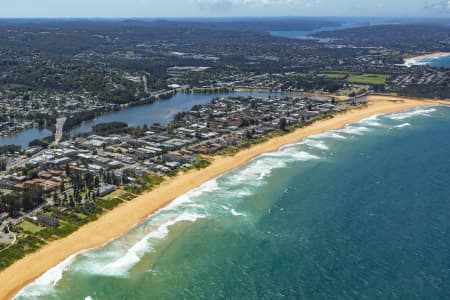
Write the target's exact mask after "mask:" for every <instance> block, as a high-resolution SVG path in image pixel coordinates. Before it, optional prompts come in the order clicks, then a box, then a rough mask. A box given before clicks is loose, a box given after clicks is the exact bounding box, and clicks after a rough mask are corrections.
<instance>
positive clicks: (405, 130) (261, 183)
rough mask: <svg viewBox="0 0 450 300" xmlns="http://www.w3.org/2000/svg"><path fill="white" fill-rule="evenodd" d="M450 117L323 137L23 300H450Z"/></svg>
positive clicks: (379, 123) (201, 191)
mask: <svg viewBox="0 0 450 300" xmlns="http://www.w3.org/2000/svg"><path fill="white" fill-rule="evenodd" d="M449 151H450V108H442V107H428V108H420V109H416V110H413V111H408V112H402V113H397V114H391V115H381V116H374V117H371V118H369V119H365V120H363V121H361V122H358V123H356V124H352V125H349V126H347V127H346V128H344V129H342V130H334V131H328V132H325V133H323V134H320V135H316V136H311V137H309V138H308V139H306V140H305V141H304V142H302V143H297V144H291V145H287V146H285V147H283V148H281V149H280V150H279V151H277V152H275V153H268V154H264V155H262V156H260V157H258V158H256V159H254V160H253V161H251V162H249V163H248V164H246V165H244V166H242V167H241V168H239V169H236V170H234V171H232V172H230V173H227V174H225V175H222V176H220V177H219V178H216V179H215V180H212V181H209V182H207V183H205V184H204V185H203V186H201V187H199V188H198V189H196V190H193V191H191V192H189V193H188V194H186V195H184V196H181V197H179V198H178V199H177V200H175V201H174V202H173V203H172V204H170V205H169V206H168V207H166V208H164V209H162V210H160V211H159V212H158V213H156V214H154V215H153V216H151V217H150V218H149V219H148V220H146V221H145V222H144V223H143V224H141V225H138V226H136V227H135V228H134V229H133V230H132V231H131V232H130V233H129V234H127V235H126V236H124V237H122V238H120V239H118V240H116V241H115V242H113V243H111V244H109V245H107V246H105V247H103V248H100V249H97V250H91V251H86V252H84V253H82V254H80V255H79V256H77V257H70V258H68V259H67V260H66V261H65V262H63V263H61V264H60V265H59V266H57V267H55V268H53V269H51V270H49V271H48V272H47V273H45V274H44V275H43V276H42V277H40V278H39V279H37V280H36V281H35V282H34V283H32V284H30V285H29V286H27V287H26V288H25V289H23V290H22V291H21V292H20V294H19V295H18V296H17V297H16V298H17V299H285V298H290V299H331V298H332V299H392V298H397V299H398V298H400V299H447V298H449V297H450V291H449V290H448V275H449V269H450V264H449V262H450V252H449V251H448V249H449V247H450V215H449V211H450V200H449V199H450V186H449V182H450V181H449V179H450V159H449V158H448V153H449Z"/></svg>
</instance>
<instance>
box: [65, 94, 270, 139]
mask: <svg viewBox="0 0 450 300" xmlns="http://www.w3.org/2000/svg"><path fill="white" fill-rule="evenodd" d="M269 95H271V93H259V92H231V93H212V94H186V93H178V94H176V95H175V96H173V97H171V98H169V99H166V100H159V101H155V102H154V103H152V104H145V105H139V106H134V107H129V108H126V109H122V110H119V111H115V112H111V113H107V114H104V115H102V116H100V117H98V118H96V119H95V120H92V121H88V122H86V123H84V124H82V125H81V126H80V127H77V128H74V129H73V130H72V131H71V132H70V134H71V135H72V136H76V135H78V134H80V133H86V132H89V131H91V130H92V127H93V126H94V125H96V124H100V123H107V122H112V121H118V122H125V123H128V124H129V126H143V125H144V124H147V125H149V126H150V125H151V124H153V123H160V124H167V123H169V122H171V121H172V120H173V118H174V117H175V115H176V114H177V113H179V112H183V111H188V110H190V109H191V108H192V107H193V106H194V105H198V104H206V103H209V102H211V100H212V99H213V98H216V97H249V96H254V97H267V96H269ZM273 95H275V94H273Z"/></svg>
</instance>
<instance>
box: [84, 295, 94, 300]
mask: <svg viewBox="0 0 450 300" xmlns="http://www.w3.org/2000/svg"><path fill="white" fill-rule="evenodd" d="M84 300H94V299H93V298H92V297H91V296H87V297H86V298H84Z"/></svg>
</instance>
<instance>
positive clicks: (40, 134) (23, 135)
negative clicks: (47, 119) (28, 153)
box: [0, 128, 53, 148]
mask: <svg viewBox="0 0 450 300" xmlns="http://www.w3.org/2000/svg"><path fill="white" fill-rule="evenodd" d="M52 134H53V133H52V132H51V131H50V130H48V129H39V128H29V129H25V130H23V131H21V132H19V133H17V134H14V135H11V136H6V137H1V138H0V146H5V145H18V146H21V147H22V148H27V147H28V144H29V143H30V142H31V141H33V140H35V139H43V138H45V137H48V136H51V135H52Z"/></svg>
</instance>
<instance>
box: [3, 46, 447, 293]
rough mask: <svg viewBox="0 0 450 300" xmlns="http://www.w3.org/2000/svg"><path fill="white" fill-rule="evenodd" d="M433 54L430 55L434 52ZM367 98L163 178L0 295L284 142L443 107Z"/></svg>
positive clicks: (17, 274) (19, 274)
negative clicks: (360, 103) (362, 103)
mask: <svg viewBox="0 0 450 300" xmlns="http://www.w3.org/2000/svg"><path fill="white" fill-rule="evenodd" d="M435 55H436V54H433V56H435ZM447 55H448V54H447ZM370 100H371V102H370V104H369V105H368V107H367V108H363V109H354V110H350V111H348V112H345V113H343V114H340V115H337V116H336V117H334V118H333V119H328V120H324V121H320V122H317V123H314V124H313V125H311V126H308V127H306V128H302V129H298V130H296V131H294V132H292V133H289V134H287V135H284V136H280V137H276V138H273V139H271V140H270V141H267V142H265V143H263V144H259V145H256V146H254V147H252V148H250V149H247V150H243V151H241V152H239V153H237V154H236V155H234V156H232V157H228V156H227V157H217V158H215V159H214V161H213V163H212V164H211V165H210V166H209V167H208V168H206V169H203V170H201V171H197V170H193V171H190V172H187V173H184V174H180V175H179V176H177V177H175V178H172V179H168V180H167V181H165V182H164V183H163V184H162V185H161V186H160V187H158V188H157V189H155V190H153V191H151V192H148V193H146V194H144V195H141V196H139V197H137V198H136V199H134V200H132V201H130V202H127V203H124V204H122V205H121V206H119V207H117V208H116V209H114V210H112V211H110V212H108V213H106V214H104V215H103V216H101V217H100V218H99V219H98V220H96V221H94V222H92V223H89V224H87V225H85V226H83V227H82V228H80V229H79V230H78V231H76V232H75V233H73V234H71V235H70V236H68V237H66V238H63V239H61V240H58V241H55V242H52V243H50V244H49V245H47V246H45V247H44V248H42V249H40V250H39V251H38V252H36V253H33V254H30V255H28V256H26V257H25V258H23V259H22V260H20V261H18V262H16V263H15V264H13V265H12V266H10V267H9V268H8V269H6V270H4V271H3V272H1V273H0V282H1V285H0V299H10V298H12V297H13V296H14V295H15V294H16V293H17V292H18V291H19V290H20V289H21V288H22V287H24V286H25V285H27V284H28V283H30V282H32V281H34V280H35V279H36V278H38V277H39V276H41V275H42V274H43V273H45V272H46V271H47V270H48V269H50V268H52V267H54V266H56V265H57V264H59V263H60V262H62V261H64V260H65V259H67V258H68V257H69V256H71V255H73V254H76V253H79V252H81V251H83V250H85V249H91V248H96V247H101V246H102V245H105V244H106V243H108V242H110V241H112V240H114V239H116V238H118V237H120V236H122V235H124V234H126V233H127V232H128V231H129V230H130V229H131V228H133V227H134V226H135V225H136V224H138V223H140V222H142V221H143V220H144V219H146V218H148V217H149V215H151V214H153V213H155V212H156V211H157V210H159V209H160V208H162V207H164V206H166V205H167V204H169V203H170V202H171V201H173V200H174V199H176V198H177V197H178V196H181V195H183V194H185V193H187V192H189V191H190V190H192V189H194V188H197V187H199V186H200V185H202V184H203V183H205V182H207V181H209V180H211V179H213V178H215V177H217V176H220V175H221V174H223V173H226V172H228V171H231V170H233V169H235V168H237V167H239V166H241V165H243V164H245V163H246V162H248V161H250V160H251V159H253V158H255V157H257V156H259V155H261V154H263V153H267V152H274V151H277V150H278V149H279V148H280V147H281V146H283V145H286V144H290V143H295V142H299V141H301V140H303V139H304V138H305V137H307V136H310V135H314V134H319V133H321V132H323V131H326V130H331V129H340V128H342V127H344V126H345V125H347V124H350V123H355V122H358V121H360V120H362V119H364V118H368V117H370V116H372V115H375V114H388V113H395V112H400V111H404V110H408V109H414V108H417V107H420V106H429V105H441V104H444V105H448V104H447V103H444V102H439V101H432V100H413V99H406V98H399V97H398V98H397V97H385V96H371V97H370Z"/></svg>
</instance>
